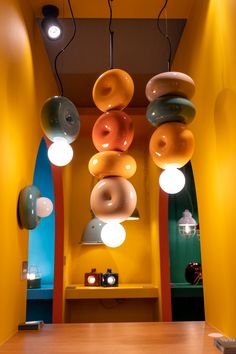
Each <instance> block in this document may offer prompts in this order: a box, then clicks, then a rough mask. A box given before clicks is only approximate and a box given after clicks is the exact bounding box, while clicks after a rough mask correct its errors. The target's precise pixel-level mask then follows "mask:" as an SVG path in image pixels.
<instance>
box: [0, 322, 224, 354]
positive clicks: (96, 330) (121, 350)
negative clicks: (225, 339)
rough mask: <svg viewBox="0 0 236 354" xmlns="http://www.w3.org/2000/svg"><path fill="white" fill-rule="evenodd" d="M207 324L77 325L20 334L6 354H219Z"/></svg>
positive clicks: (2, 349)
mask: <svg viewBox="0 0 236 354" xmlns="http://www.w3.org/2000/svg"><path fill="white" fill-rule="evenodd" d="M211 332H215V331H214V330H213V329H212V328H211V327H209V326H208V325H207V324H205V322H146V323H94V324H93V323H86V324H85V323H80V324H79V323H74V324H53V325H44V327H43V328H42V329H41V330H38V331H36V330H34V331H32V330H31V331H21V332H18V333H17V334H15V335H14V336H13V337H12V338H11V339H10V340H9V341H8V342H6V343H5V344H3V345H2V346H1V347H0V353H4V354H8V353H10V354H62V353H67V354H72V353H73V354H75V353H77V354H83V353H91V354H108V353H109V354H112V353H113V352H114V353H116V354H126V353H129V354H139V353H153V354H154V353H155V354H157V353H158V354H203V353H204V354H214V353H215V354H217V353H218V354H219V353H220V352H219V351H218V350H217V349H216V348H215V347H214V345H213V338H211V337H209V336H208V334H209V333H211Z"/></svg>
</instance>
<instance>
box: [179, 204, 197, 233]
mask: <svg viewBox="0 0 236 354" xmlns="http://www.w3.org/2000/svg"><path fill="white" fill-rule="evenodd" d="M178 230H179V234H180V235H181V236H185V237H192V236H194V235H195V234H196V230H197V222H196V220H195V219H194V218H193V217H192V213H191V212H190V211H189V210H188V209H186V210H184V212H183V216H182V218H180V219H179V221H178Z"/></svg>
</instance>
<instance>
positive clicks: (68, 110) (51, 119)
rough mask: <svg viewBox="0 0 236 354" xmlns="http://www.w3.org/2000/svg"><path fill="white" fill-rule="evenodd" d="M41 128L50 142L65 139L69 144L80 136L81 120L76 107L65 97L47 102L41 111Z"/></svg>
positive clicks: (54, 98)
mask: <svg viewBox="0 0 236 354" xmlns="http://www.w3.org/2000/svg"><path fill="white" fill-rule="evenodd" d="M41 126H42V129H43V132H44V134H45V135H46V136H47V137H48V139H49V140H51V141H53V142H54V140H55V138H64V139H65V140H66V141H67V142H68V143H69V144H70V143H72V142H73V141H74V140H75V139H76V138H77V136H78V134H79V130H80V119H79V114H78V111H77V109H76V107H75V105H74V104H73V103H72V102H71V101H70V100H69V99H68V98H66V97H64V96H53V97H50V98H49V99H47V100H46V102H45V103H44V105H43V108H42V111H41Z"/></svg>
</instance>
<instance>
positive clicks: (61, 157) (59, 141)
mask: <svg viewBox="0 0 236 354" xmlns="http://www.w3.org/2000/svg"><path fill="white" fill-rule="evenodd" d="M48 158H49V160H50V161H51V163H52V164H53V165H56V166H65V165H67V164H68V163H69V162H70V161H71V160H72V158H73V149H72V147H71V146H70V144H68V143H67V141H66V140H65V139H64V138H56V139H55V141H54V143H53V144H52V145H50V147H49V149H48Z"/></svg>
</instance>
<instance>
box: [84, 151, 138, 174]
mask: <svg viewBox="0 0 236 354" xmlns="http://www.w3.org/2000/svg"><path fill="white" fill-rule="evenodd" d="M88 166H89V172H90V173H91V175H93V176H95V177H97V178H103V177H107V176H120V177H124V178H130V177H132V176H133V175H134V174H135V172H136V168H137V166H136V162H135V160H134V158H133V157H132V156H130V155H128V154H125V153H121V152H118V151H103V152H99V153H97V154H95V155H93V156H92V157H91V159H90V161H89V165H88Z"/></svg>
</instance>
